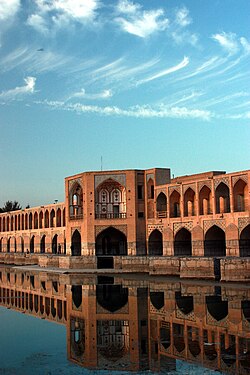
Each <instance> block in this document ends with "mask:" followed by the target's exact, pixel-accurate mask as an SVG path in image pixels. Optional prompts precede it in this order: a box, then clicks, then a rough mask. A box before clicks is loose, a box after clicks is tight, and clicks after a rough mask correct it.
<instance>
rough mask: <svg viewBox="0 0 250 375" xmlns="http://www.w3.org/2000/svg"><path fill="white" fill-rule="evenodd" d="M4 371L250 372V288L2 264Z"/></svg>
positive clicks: (0, 363) (0, 359) (0, 360)
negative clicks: (57, 272) (78, 273)
mask: <svg viewBox="0 0 250 375" xmlns="http://www.w3.org/2000/svg"><path fill="white" fill-rule="evenodd" d="M0 305H1V306H0V374H7V375H12V374H17V375H19V374H20V375H25V374H27V375H29V374H30V375H31V374H32V375H33V374H41V375H42V374H46V375H52V374H53V375H54V374H56V375H57V374H76V375H78V374H89V373H91V374H130V373H139V372H140V373H141V374H187V375H190V374H242V375H245V374H249V373H250V285H249V286H247V285H240V284H227V285H225V284H218V283H217V284H215V283H209V282H190V281H183V282H180V280H169V279H166V278H154V279H152V278H149V277H146V276H145V277H139V276H132V275H130V276H126V277H121V276H119V277H118V276H114V277H105V276H99V277H98V276H96V275H76V274H72V275H70V274H52V273H48V274H47V273H46V272H33V271H25V272H24V271H22V269H21V268H12V267H1V268H0Z"/></svg>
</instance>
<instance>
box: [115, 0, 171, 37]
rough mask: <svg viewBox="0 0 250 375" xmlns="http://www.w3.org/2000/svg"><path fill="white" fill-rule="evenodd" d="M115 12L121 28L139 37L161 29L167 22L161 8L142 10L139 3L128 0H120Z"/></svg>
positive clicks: (166, 25)
mask: <svg viewBox="0 0 250 375" xmlns="http://www.w3.org/2000/svg"><path fill="white" fill-rule="evenodd" d="M116 12H117V14H118V17H117V18H116V19H115V21H116V23H117V24H118V25H119V26H120V27H121V29H122V30H123V31H125V32H127V33H129V34H133V35H136V36H138V37H140V38H147V37H149V36H150V35H151V34H153V33H155V32H156V31H163V30H165V29H166V28H167V27H168V24H169V20H168V19H167V18H166V17H165V13H164V10H163V9H161V8H159V9H153V10H142V7H141V5H140V4H137V3H133V2H131V1H128V0H120V1H119V3H118V5H117V7H116Z"/></svg>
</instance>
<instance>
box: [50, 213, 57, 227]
mask: <svg viewBox="0 0 250 375" xmlns="http://www.w3.org/2000/svg"><path fill="white" fill-rule="evenodd" d="M55 216H56V215H55V210H54V209H53V210H51V211H50V228H54V227H55Z"/></svg>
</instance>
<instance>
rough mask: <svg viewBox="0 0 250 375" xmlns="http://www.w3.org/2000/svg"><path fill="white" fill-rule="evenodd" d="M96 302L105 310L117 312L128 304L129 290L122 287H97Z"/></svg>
mask: <svg viewBox="0 0 250 375" xmlns="http://www.w3.org/2000/svg"><path fill="white" fill-rule="evenodd" d="M96 300H97V302H98V303H99V305H100V306H102V307H103V308H104V309H105V310H107V311H110V312H115V311H117V310H120V309H121V308H122V307H124V306H125V305H126V304H127V303H128V288H123V287H122V286H121V285H97V286H96Z"/></svg>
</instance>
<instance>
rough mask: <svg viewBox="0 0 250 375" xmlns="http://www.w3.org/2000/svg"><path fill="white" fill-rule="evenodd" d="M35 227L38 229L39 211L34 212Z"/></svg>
mask: <svg viewBox="0 0 250 375" xmlns="http://www.w3.org/2000/svg"><path fill="white" fill-rule="evenodd" d="M34 229H38V213H37V212H35V213H34Z"/></svg>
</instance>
